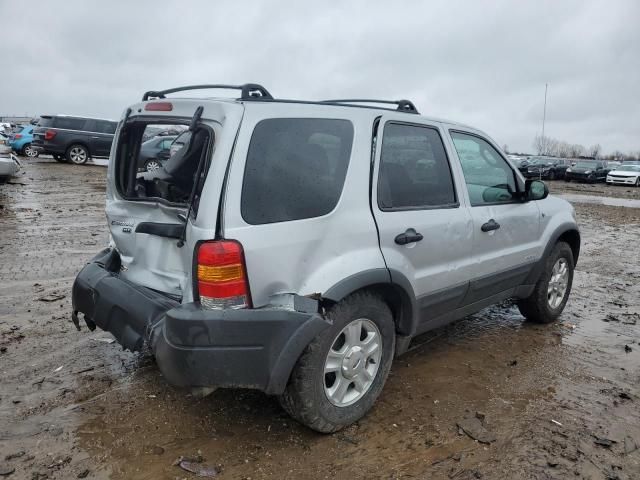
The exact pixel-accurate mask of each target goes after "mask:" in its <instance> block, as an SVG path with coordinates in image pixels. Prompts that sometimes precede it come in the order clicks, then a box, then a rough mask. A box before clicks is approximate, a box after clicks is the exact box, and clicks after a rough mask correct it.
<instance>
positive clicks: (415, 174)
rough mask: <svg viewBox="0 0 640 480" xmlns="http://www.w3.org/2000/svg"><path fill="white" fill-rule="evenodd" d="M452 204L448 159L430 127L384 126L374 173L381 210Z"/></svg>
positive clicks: (453, 200)
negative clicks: (378, 167) (376, 173)
mask: <svg viewBox="0 0 640 480" xmlns="http://www.w3.org/2000/svg"><path fill="white" fill-rule="evenodd" d="M454 205H456V195H455V190H454V187H453V178H452V176H451V169H450V167H449V161H448V160H447V155H446V153H445V149H444V145H443V143H442V138H441V137H440V134H439V133H438V131H437V130H436V129H434V128H429V127H421V126H415V125H404V124H395V123H390V124H387V125H386V126H385V129H384V135H383V139H382V151H381V156H380V172H379V173H378V206H379V207H380V209H381V210H393V209H421V208H433V207H443V206H454Z"/></svg>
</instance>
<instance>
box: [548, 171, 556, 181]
mask: <svg viewBox="0 0 640 480" xmlns="http://www.w3.org/2000/svg"><path fill="white" fill-rule="evenodd" d="M555 179H556V172H554V171H553V170H551V171H550V172H549V180H555Z"/></svg>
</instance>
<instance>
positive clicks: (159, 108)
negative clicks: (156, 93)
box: [144, 102, 173, 112]
mask: <svg viewBox="0 0 640 480" xmlns="http://www.w3.org/2000/svg"><path fill="white" fill-rule="evenodd" d="M144 109H145V110H146V111H147V112H170V111H172V110H173V104H172V103H171V102H151V103H147V104H146V105H145V106H144Z"/></svg>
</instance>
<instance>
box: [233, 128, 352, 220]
mask: <svg viewBox="0 0 640 480" xmlns="http://www.w3.org/2000/svg"><path fill="white" fill-rule="evenodd" d="M352 143H353V125H352V124H351V122H349V121H347V120H329V119H316V118H277V119H268V120H263V121H261V122H260V123H258V124H257V125H256V127H255V130H254V131H253V135H252V137H251V142H250V144H249V152H248V154H247V162H246V165H245V171H244V180H243V184H242V199H241V212H242V218H244V220H245V221H246V222H247V223H250V224H253V225H260V224H265V223H275V222H284V221H290V220H299V219H303V218H313V217H319V216H322V215H326V214H327V213H329V212H331V211H332V210H333V209H334V208H335V206H336V205H337V203H338V199H339V198H340V195H341V193H342V187H343V185H344V179H345V176H346V173H347V167H348V165H349V158H350V157H351V146H352Z"/></svg>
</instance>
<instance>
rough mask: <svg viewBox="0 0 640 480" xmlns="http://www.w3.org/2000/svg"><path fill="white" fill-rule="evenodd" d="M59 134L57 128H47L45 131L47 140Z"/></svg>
mask: <svg viewBox="0 0 640 480" xmlns="http://www.w3.org/2000/svg"><path fill="white" fill-rule="evenodd" d="M57 134H58V132H56V131H55V130H47V131H46V132H44V139H45V140H53V138H54V137H55V136H56V135H57Z"/></svg>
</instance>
